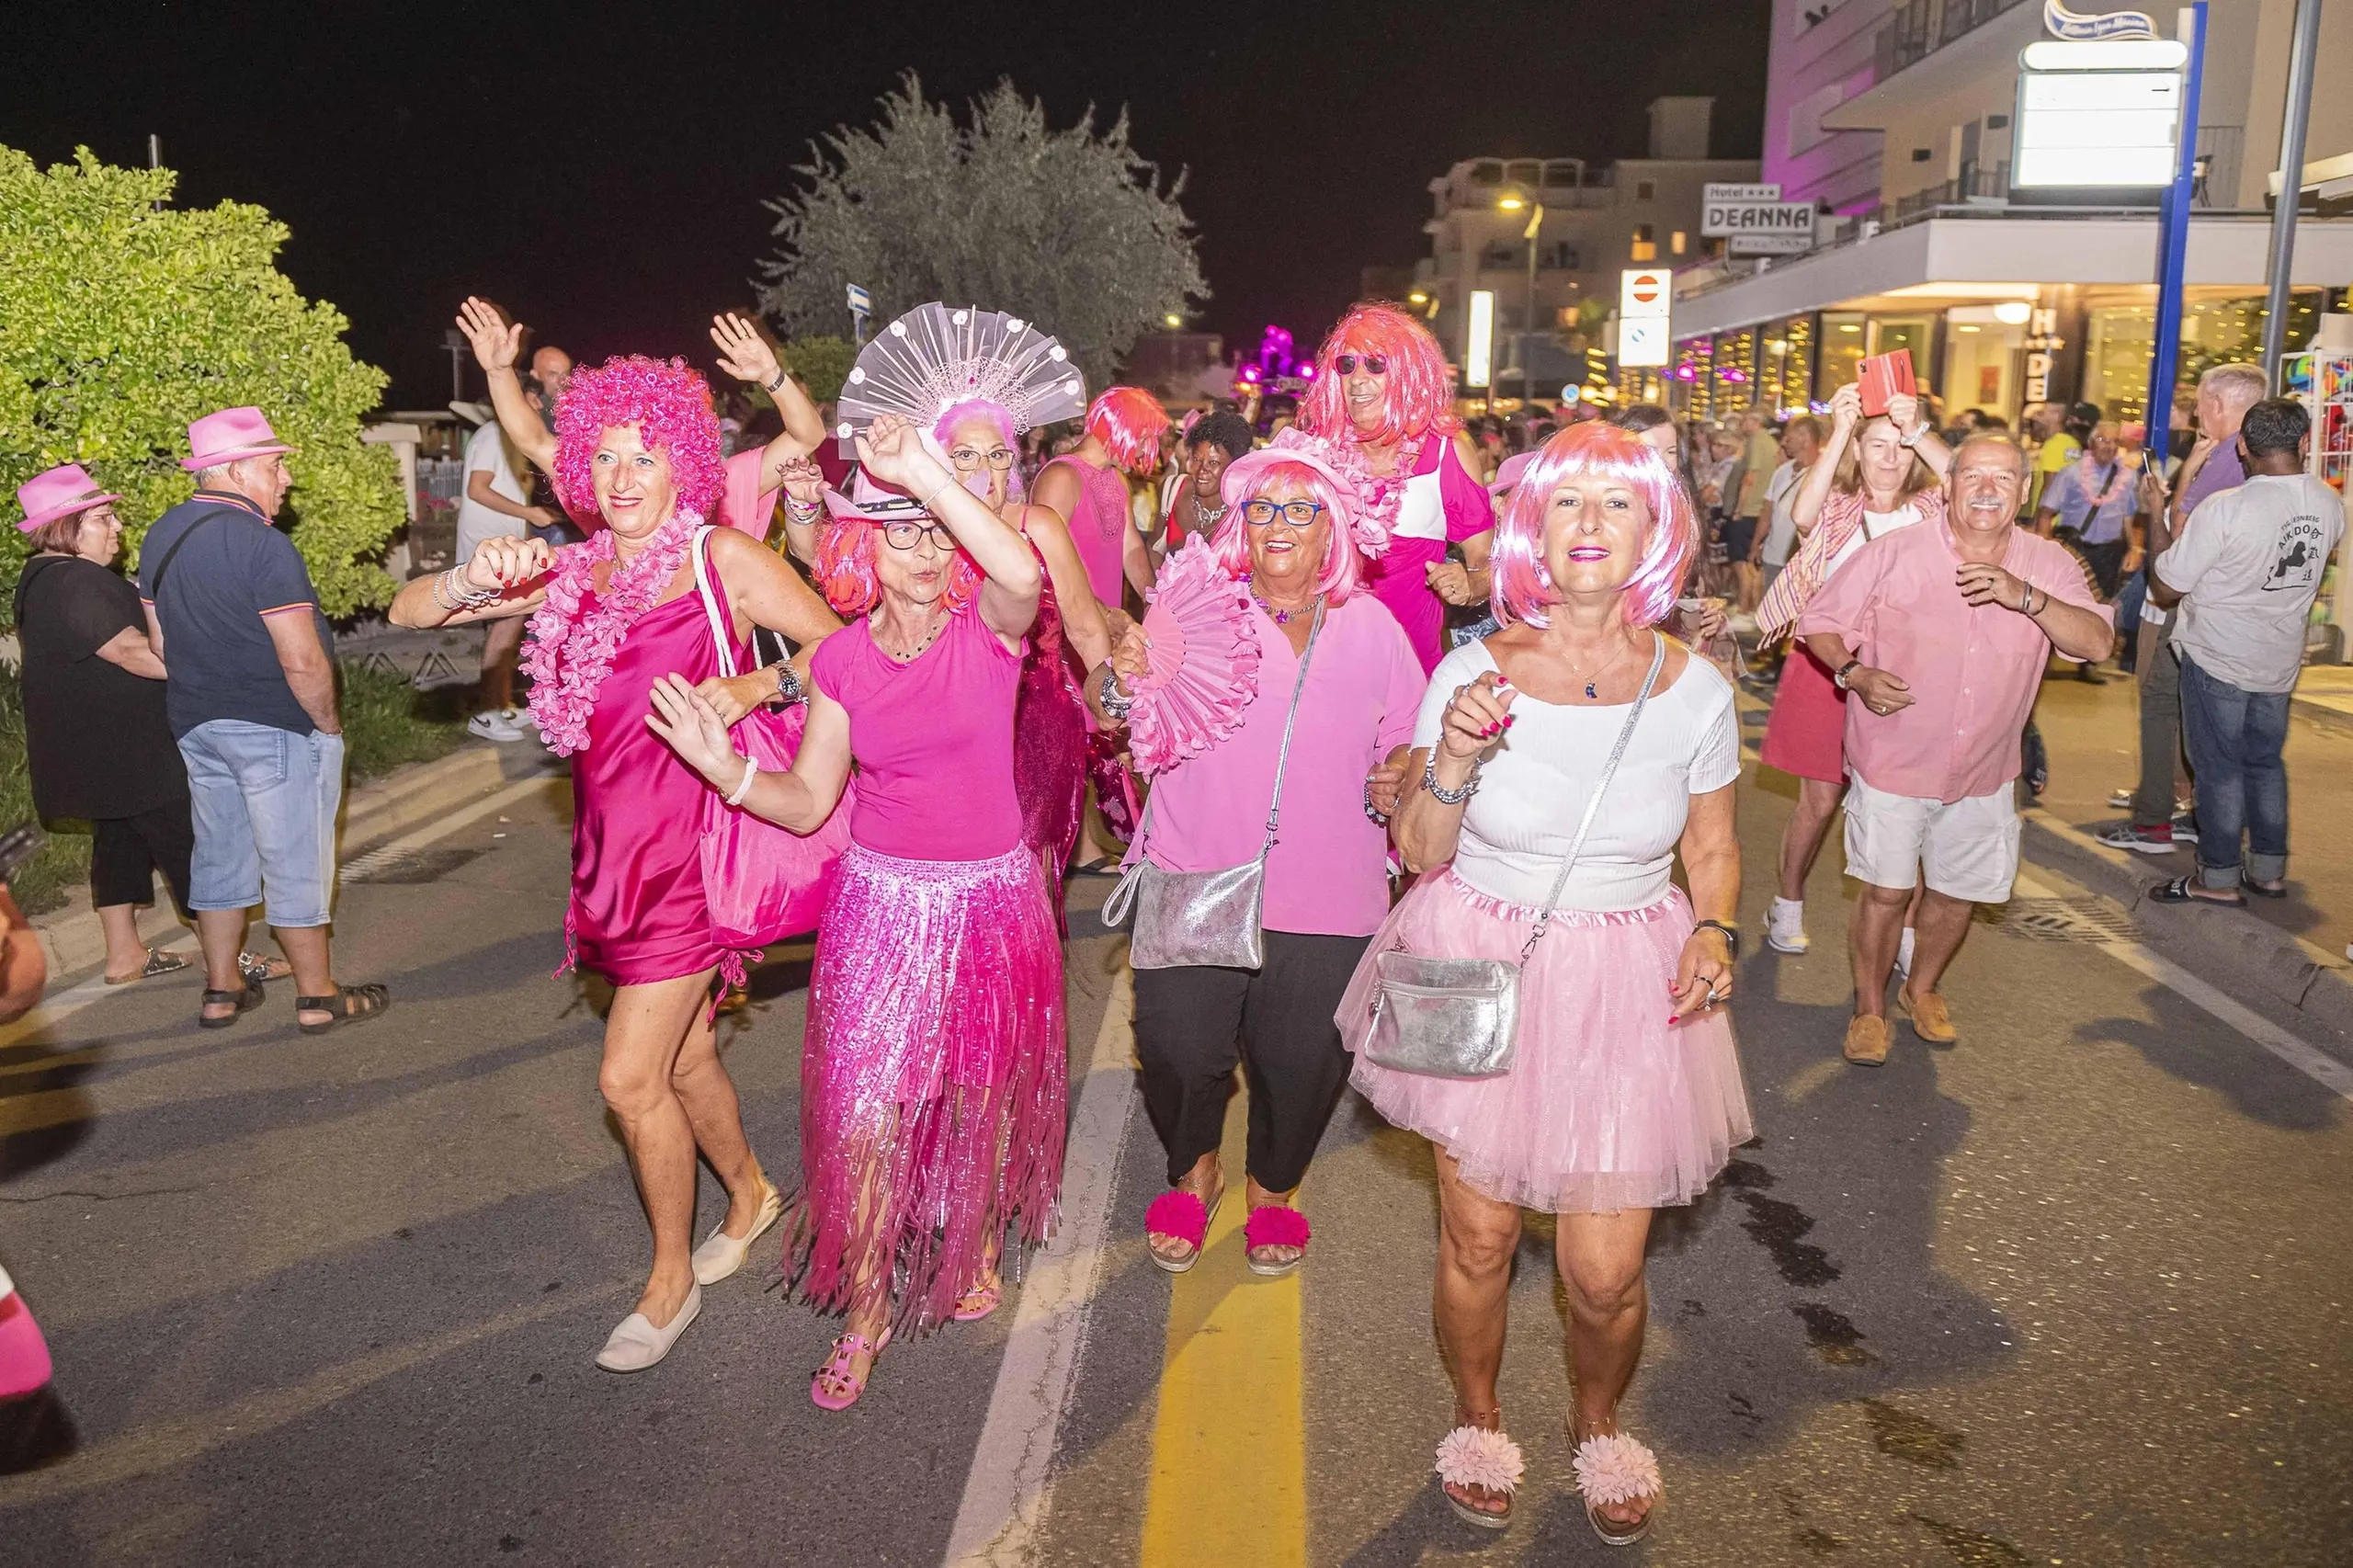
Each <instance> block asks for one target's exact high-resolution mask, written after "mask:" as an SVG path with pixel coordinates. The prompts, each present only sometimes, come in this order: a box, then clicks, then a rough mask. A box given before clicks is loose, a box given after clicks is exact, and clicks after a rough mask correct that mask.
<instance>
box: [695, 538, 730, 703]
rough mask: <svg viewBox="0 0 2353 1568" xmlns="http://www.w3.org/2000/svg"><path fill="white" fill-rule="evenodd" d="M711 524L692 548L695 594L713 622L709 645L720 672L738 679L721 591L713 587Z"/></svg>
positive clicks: (711, 623) (704, 611)
mask: <svg viewBox="0 0 2353 1568" xmlns="http://www.w3.org/2000/svg"><path fill="white" fill-rule="evenodd" d="M710 535H711V525H710V524H709V523H705V524H704V525H703V526H702V527H700V528H697V529H696V530H695V540H694V545H693V547H692V549H691V550H690V551H688V553H689V554H691V555H692V556H693V557H694V563H695V592H697V593H699V594H700V595H701V596H702V612H703V614H704V616H706V617H707V618H708V619H710V645H711V646H712V647H713V648H715V649H717V650H718V651H719V673H720V674H721V675H722V676H726V677H727V678H728V679H730V680H733V679H734V678H735V673H736V672H735V648H734V643H733V640H732V639H731V638H730V637H729V636H728V635H727V621H726V619H725V618H724V617H723V616H722V615H721V614H720V612H719V590H718V589H716V588H715V587H713V586H712V585H711V584H712V581H713V578H714V574H713V573H712V572H711V570H710Z"/></svg>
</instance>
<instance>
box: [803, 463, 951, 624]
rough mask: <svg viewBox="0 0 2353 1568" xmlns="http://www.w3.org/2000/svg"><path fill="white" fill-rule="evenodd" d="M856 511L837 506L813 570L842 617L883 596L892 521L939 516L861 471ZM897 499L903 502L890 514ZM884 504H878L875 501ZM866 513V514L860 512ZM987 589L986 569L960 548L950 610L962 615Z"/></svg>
mask: <svg viewBox="0 0 2353 1568" xmlns="http://www.w3.org/2000/svg"><path fill="white" fill-rule="evenodd" d="M855 496H856V499H855V500H854V501H853V503H852V504H851V505H852V508H853V511H852V515H849V516H845V515H844V508H841V507H835V509H834V517H833V520H832V522H831V524H830V525H829V526H828V527H827V528H826V529H825V531H824V533H823V534H822V535H820V536H819V537H818V540H817V563H816V565H815V566H814V567H813V568H811V572H810V574H811V575H812V576H813V577H815V578H816V580H817V588H818V591H819V592H821V593H823V594H824V596H825V602H826V603H827V604H829V605H831V606H833V607H834V613H835V614H836V615H864V614H865V613H866V612H867V611H868V610H870V609H872V608H874V607H875V605H876V604H877V603H878V602H879V601H880V600H881V597H882V579H881V575H880V574H879V573H878V572H877V570H876V565H875V563H876V562H877V561H878V560H879V559H880V557H881V552H882V551H886V550H888V549H890V548H891V544H890V541H889V540H885V539H884V538H883V537H882V529H883V527H884V525H885V523H886V522H911V523H924V524H930V523H934V522H937V521H938V519H937V518H936V517H932V516H931V515H930V514H929V513H927V512H920V511H917V510H915V509H914V508H913V507H911V506H905V505H904V503H905V501H906V500H907V495H906V493H905V492H904V491H903V490H899V489H896V488H894V487H892V486H890V485H886V484H883V483H880V482H879V481H877V480H874V479H871V478H869V477H868V476H867V474H866V472H865V471H864V470H862V469H861V470H860V471H859V472H858V479H857V488H856V491H855ZM892 501H897V502H899V503H901V505H900V506H898V507H897V508H894V509H890V510H889V511H888V512H887V515H886V514H885V511H884V509H883V508H884V507H888V505H889V503H890V502H892ZM877 502H881V503H883V507H877V506H875V503H877ZM859 513H863V514H864V515H858V514H859ZM980 590H981V569H980V568H979V567H978V566H975V565H974V564H972V557H971V556H969V555H967V554H965V553H964V551H963V550H962V549H961V547H960V548H959V549H958V550H957V551H956V553H955V556H954V558H953V560H952V562H951V563H950V564H949V568H948V608H949V610H950V611H951V612H952V613H954V614H958V615H961V614H962V613H963V612H964V611H965V610H966V609H968V608H971V606H972V599H973V597H974V596H975V595H977V594H978V593H979V592H980Z"/></svg>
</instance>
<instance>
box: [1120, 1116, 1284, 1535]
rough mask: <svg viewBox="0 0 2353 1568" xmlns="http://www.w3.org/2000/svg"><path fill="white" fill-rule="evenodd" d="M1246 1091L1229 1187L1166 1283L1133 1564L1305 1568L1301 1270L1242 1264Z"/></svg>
mask: <svg viewBox="0 0 2353 1568" xmlns="http://www.w3.org/2000/svg"><path fill="white" fill-rule="evenodd" d="M1244 1115H1245V1096H1242V1095H1237V1096H1234V1098H1233V1102H1232V1105H1231V1107H1230V1108H1229V1114H1228V1116H1227V1118H1226V1126H1225V1169H1226V1175H1227V1179H1228V1181H1229V1182H1230V1184H1231V1185H1230V1186H1229V1187H1227V1189H1226V1196H1225V1201H1224V1203H1223V1204H1222V1206H1221V1207H1220V1209H1219V1210H1218V1215H1217V1218H1216V1220H1215V1221H1212V1222H1211V1226H1210V1235H1209V1247H1208V1250H1207V1251H1206V1252H1204V1253H1203V1254H1202V1256H1201V1261H1200V1262H1199V1264H1197V1265H1195V1266H1194V1267H1193V1269H1192V1271H1191V1272H1190V1273H1188V1274H1180V1275H1178V1276H1176V1278H1174V1279H1173V1280H1172V1281H1171V1283H1172V1285H1173V1286H1174V1287H1175V1289H1174V1290H1173V1291H1172V1293H1171V1299H1170V1301H1169V1304H1168V1340H1167V1349H1166V1351H1165V1354H1164V1359H1163V1371H1162V1373H1161V1381H1160V1411H1159V1415H1158V1417H1157V1419H1156V1420H1155V1422H1154V1427H1153V1437H1152V1448H1153V1453H1152V1479H1151V1484H1150V1487H1149V1489H1148V1490H1147V1492H1146V1494H1145V1498H1144V1515H1143V1558H1142V1562H1143V1568H1196V1565H1199V1568H1227V1565H1230V1564H1233V1563H1244V1562H1246V1563H1249V1564H1252V1565H1253V1568H1294V1565H1297V1568H1304V1564H1305V1563H1306V1562H1307V1452H1306V1442H1305V1437H1304V1435H1303V1426H1304V1422H1303V1418H1302V1411H1301V1403H1302V1390H1301V1374H1300V1280H1299V1276H1298V1275H1296V1274H1293V1275H1290V1276H1289V1277H1287V1278H1281V1279H1262V1278H1259V1277H1258V1276H1256V1275H1255V1274H1252V1273H1251V1272H1250V1270H1249V1268H1248V1267H1247V1266H1246V1265H1245V1263H1244V1261H1243V1256H1242V1253H1243V1248H1242V1226H1243V1221H1244V1220H1245V1217H1246V1211H1247V1210H1248V1208H1249V1200H1248V1199H1247V1198H1246V1197H1245V1191H1244V1185H1243V1179H1242V1150H1243V1126H1244Z"/></svg>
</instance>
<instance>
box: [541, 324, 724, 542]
mask: <svg viewBox="0 0 2353 1568" xmlns="http://www.w3.org/2000/svg"><path fill="white" fill-rule="evenodd" d="M621 425H634V426H637V430H638V438H639V439H640V440H642V441H643V442H644V443H645V446H646V449H647V450H649V451H658V452H661V453H662V454H664V455H665V457H667V458H668V459H669V460H670V482H671V483H672V484H673V485H674V486H675V487H676V491H677V496H678V505H679V506H681V507H682V508H684V509H686V510H688V511H690V512H694V513H696V514H698V515H699V516H701V517H709V516H710V512H711V508H712V507H713V506H715V505H716V504H717V503H718V500H719V493H720V491H721V490H722V488H724V487H725V485H726V483H727V469H726V464H725V460H723V459H722V457H721V456H720V453H719V416H718V415H715V414H713V413H712V412H711V408H710V386H709V384H708V383H706V382H705V381H703V379H702V378H701V377H700V376H699V375H697V374H695V372H694V371H692V370H690V369H687V362H686V361H685V360H684V359H671V360H668V361H666V362H665V361H664V360H660V359H649V358H646V357H645V356H644V355H642V354H628V355H623V356H621V357H620V358H613V359H608V360H606V361H605V362H604V363H603V364H601V365H596V366H591V367H589V368H588V369H582V370H574V372H573V373H572V380H571V381H567V382H566V383H565V384H564V389H563V396H562V397H561V398H558V399H557V400H556V405H555V493H556V495H557V496H558V498H559V499H561V500H562V501H563V509H564V510H565V511H566V512H569V513H571V514H572V516H573V517H576V518H578V519H580V520H581V521H582V522H585V523H593V524H594V525H595V526H597V527H600V528H601V527H602V526H603V525H604V519H603V518H602V517H599V516H598V515H597V485H596V481H595V479H594V478H593V477H592V475H593V472H594V469H595V463H596V458H597V447H598V446H599V445H600V444H601V443H602V442H603V441H604V438H605V432H606V431H608V430H609V429H612V428H613V427H614V426H621Z"/></svg>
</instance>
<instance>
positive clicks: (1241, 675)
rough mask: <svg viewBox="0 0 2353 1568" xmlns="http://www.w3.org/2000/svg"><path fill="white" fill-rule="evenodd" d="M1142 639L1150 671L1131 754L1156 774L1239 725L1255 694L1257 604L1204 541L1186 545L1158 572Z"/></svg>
mask: <svg viewBox="0 0 2353 1568" xmlns="http://www.w3.org/2000/svg"><path fill="white" fill-rule="evenodd" d="M1149 597H1150V599H1151V601H1152V602H1151V605H1150V607H1149V608H1147V609H1146V610H1145V611H1144V617H1143V634H1144V642H1145V646H1146V649H1147V656H1148V658H1149V659H1150V662H1151V669H1150V672H1149V673H1148V674H1146V675H1145V676H1142V678H1141V679H1139V680H1138V681H1137V683H1136V692H1135V706H1134V707H1133V708H1132V709H1131V710H1129V713H1128V749H1129V752H1130V755H1131V756H1133V757H1134V758H1135V764H1136V767H1138V768H1140V769H1142V771H1144V772H1146V773H1157V772H1161V771H1163V770H1165V769H1166V768H1170V767H1175V766H1176V764H1178V763H1180V762H1183V761H1185V760H1186V759H1187V758H1188V757H1195V756H1200V755H1201V754H1202V753H1203V752H1206V751H1208V750H1210V749H1211V747H1213V746H1215V745H1216V744H1218V743H1219V742H1221V741H1222V740H1224V739H1225V738H1226V737H1227V736H1229V735H1231V734H1233V732H1234V731H1235V730H1237V729H1239V728H1240V727H1241V724H1242V718H1243V715H1244V714H1245V713H1246V712H1247V711H1248V710H1249V708H1250V704H1251V702H1252V701H1253V700H1255V699H1256V697H1257V695H1258V661H1259V656H1260V655H1259V649H1258V630H1257V627H1256V625H1255V624H1253V622H1254V621H1255V619H1256V616H1257V614H1258V609H1257V606H1256V605H1255V604H1254V603H1252V601H1251V598H1250V585H1249V583H1248V582H1247V581H1245V579H1243V578H1239V577H1236V576H1235V575H1233V574H1232V573H1231V572H1229V571H1227V570H1226V568H1225V566H1224V564H1223V562H1221V561H1220V560H1219V559H1218V557H1217V554H1216V552H1215V551H1213V550H1212V549H1211V546H1210V544H1209V542H1208V541H1207V540H1202V539H1199V538H1194V539H1189V540H1186V541H1185V544H1184V546H1183V548H1182V549H1180V550H1178V551H1176V554H1174V555H1172V556H1170V557H1169V558H1168V561H1167V562H1166V564H1165V565H1164V566H1162V567H1161V569H1160V578H1159V581H1158V582H1156V583H1155V584H1154V585H1153V589H1152V592H1151V594H1150V596H1149Z"/></svg>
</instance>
